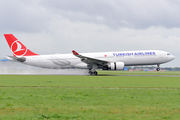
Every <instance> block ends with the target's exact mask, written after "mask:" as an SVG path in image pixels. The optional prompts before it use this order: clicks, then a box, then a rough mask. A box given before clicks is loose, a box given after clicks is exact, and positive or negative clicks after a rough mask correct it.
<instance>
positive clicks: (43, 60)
mask: <svg viewBox="0 0 180 120" xmlns="http://www.w3.org/2000/svg"><path fill="white" fill-rule="evenodd" d="M81 55H83V56H87V57H90V58H94V59H99V60H104V61H108V62H109V63H111V62H123V63H124V65H125V66H137V65H158V64H162V63H166V62H169V61H171V60H173V59H174V58H175V57H174V56H173V55H171V54H169V53H168V52H165V51H159V50H140V51H119V52H99V53H81ZM25 58H26V61H25V62H24V64H28V65H32V66H37V67H43V68H52V69H63V68H84V69H88V65H87V64H86V63H84V62H82V61H81V59H80V58H78V57H76V56H74V55H73V54H54V55H36V56H26V57H25ZM98 68H101V66H99V67H98Z"/></svg>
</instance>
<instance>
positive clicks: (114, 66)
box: [103, 62, 124, 70]
mask: <svg viewBox="0 0 180 120" xmlns="http://www.w3.org/2000/svg"><path fill="white" fill-rule="evenodd" d="M103 70H124V63H123V62H113V63H109V64H108V65H106V66H104V67H103Z"/></svg>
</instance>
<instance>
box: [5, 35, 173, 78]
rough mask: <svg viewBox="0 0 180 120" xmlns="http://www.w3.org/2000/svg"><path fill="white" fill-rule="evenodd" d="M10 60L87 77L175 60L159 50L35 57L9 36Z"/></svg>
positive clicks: (7, 36)
mask: <svg viewBox="0 0 180 120" xmlns="http://www.w3.org/2000/svg"><path fill="white" fill-rule="evenodd" d="M4 36H5V38H6V40H7V43H8V45H9V47H10V49H11V51H12V53H13V56H7V59H9V60H13V61H16V62H20V63H24V64H27V65H32V66H36V67H42V68H51V69H66V68H82V69H89V74H90V75H97V74H98V73H97V71H96V69H102V70H123V69H124V67H125V66H137V65H157V69H156V70H157V71H159V70H160V68H159V65H160V64H162V63H166V62H169V61H171V60H173V59H174V58H175V57H174V56H173V55H171V54H170V53H169V52H165V51H160V50H139V51H117V52H97V53H77V52H76V51H75V50H73V51H72V53H73V54H52V55H39V54H36V53H34V52H32V51H30V50H29V49H27V48H26V46H24V45H23V44H22V43H21V42H20V41H19V40H18V39H17V38H15V37H14V36H13V34H4Z"/></svg>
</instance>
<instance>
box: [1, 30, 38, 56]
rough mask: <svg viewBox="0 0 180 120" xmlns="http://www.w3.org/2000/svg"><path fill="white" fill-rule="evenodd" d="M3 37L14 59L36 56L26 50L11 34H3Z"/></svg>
mask: <svg viewBox="0 0 180 120" xmlns="http://www.w3.org/2000/svg"><path fill="white" fill-rule="evenodd" d="M4 37H5V38H6V41H7V43H8V45H9V48H10V49H11V51H12V53H13V55H14V56H15V57H18V56H34V55H38V54H36V53H33V52H32V51H30V50H29V49H27V48H26V46H24V45H23V44H22V43H21V42H20V41H19V40H18V39H17V38H16V37H14V35H13V34H4Z"/></svg>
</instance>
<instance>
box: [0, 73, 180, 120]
mask: <svg viewBox="0 0 180 120" xmlns="http://www.w3.org/2000/svg"><path fill="white" fill-rule="evenodd" d="M101 74H107V73H101ZM111 74H116V72H115V73H111ZM125 74H126V73H125ZM134 74H135V73H134ZM137 74H146V73H143V72H142V73H137ZM155 74H156V73H155ZM160 74H161V73H160ZM168 74H169V73H168ZM175 74H177V73H173V74H171V75H175ZM163 75H167V74H165V73H163ZM0 86H1V87H0V103H1V104H0V119H9V120H12V119H15V120H18V119H19V120H22V119H25V120H27V119H29V120H32V119H33V120H34V119H35V120H38V119H40V120H44V119H45V120H46V119H52V120H53V119H75V120H81V119H83V120H84V119H85V120H92V119H94V120H101V119H110V120H115V119H117V120H118V119H124V120H129V119H132V120H134V119H138V120H139V119H146V120H151V119H167V120H169V119H173V120H174V119H179V118H180V114H179V113H180V102H179V100H180V77H157V76H107V75H104V76H103V75H100V76H57V75H54V76H50V75H0Z"/></svg>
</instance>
